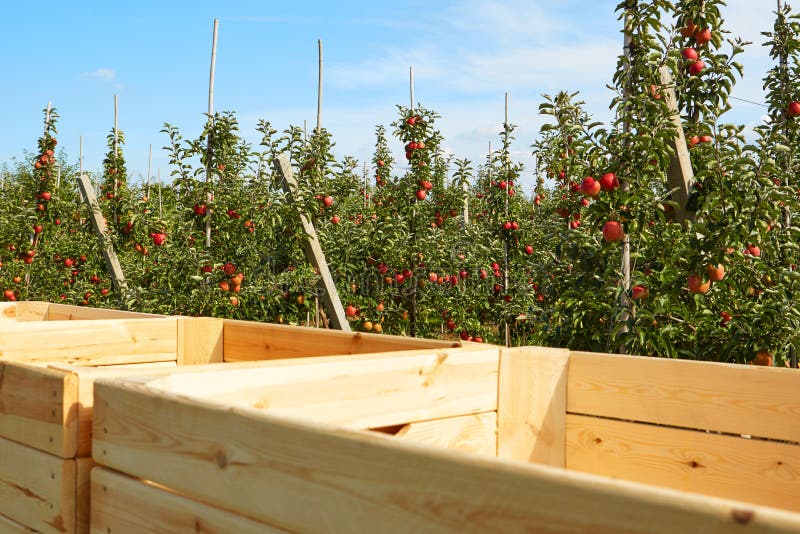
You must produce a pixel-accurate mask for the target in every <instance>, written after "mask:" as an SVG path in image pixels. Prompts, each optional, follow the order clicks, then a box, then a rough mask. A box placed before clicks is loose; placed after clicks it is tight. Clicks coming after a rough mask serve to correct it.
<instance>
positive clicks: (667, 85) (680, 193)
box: [658, 65, 694, 222]
mask: <svg viewBox="0 0 800 534" xmlns="http://www.w3.org/2000/svg"><path fill="white" fill-rule="evenodd" d="M658 73H659V76H660V78H661V92H662V94H663V95H664V102H665V103H666V104H667V109H668V110H669V113H670V121H671V122H672V126H673V128H674V129H675V137H674V139H673V140H672V143H671V145H672V149H673V150H674V153H673V154H672V156H671V157H670V160H669V168H668V169H667V181H668V182H669V187H670V189H673V190H674V191H675V192H674V193H673V194H672V198H673V200H674V201H675V203H676V204H677V205H678V206H677V207H676V208H675V220H676V221H678V222H683V221H684V220H686V219H687V218H688V217H690V216H691V214H689V213H688V212H687V211H686V203H687V201H688V200H689V192H690V190H691V187H692V182H693V181H694V170H693V169H692V159H691V157H690V156H689V148H688V147H687V146H686V136H684V134H683V123H682V122H681V115H680V112H679V111H678V100H677V97H676V96H675V82H674V80H673V79H672V72H671V71H670V68H669V67H667V66H666V65H665V66H663V67H661V68H659V69H658Z"/></svg>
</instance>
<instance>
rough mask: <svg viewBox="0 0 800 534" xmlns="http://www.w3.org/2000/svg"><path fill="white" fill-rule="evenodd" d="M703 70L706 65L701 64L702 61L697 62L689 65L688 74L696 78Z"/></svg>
mask: <svg viewBox="0 0 800 534" xmlns="http://www.w3.org/2000/svg"><path fill="white" fill-rule="evenodd" d="M705 68H706V64H705V63H703V61H702V60H697V61H695V62H694V63H691V64H690V65H689V74H691V75H692V76H697V75H698V74H700V73H701V72H703V69H705Z"/></svg>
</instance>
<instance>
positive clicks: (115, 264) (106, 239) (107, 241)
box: [78, 174, 128, 302]
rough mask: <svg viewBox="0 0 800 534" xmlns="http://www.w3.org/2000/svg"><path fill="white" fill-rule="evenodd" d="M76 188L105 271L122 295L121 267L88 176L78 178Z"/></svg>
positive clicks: (123, 290)
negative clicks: (86, 208) (97, 243)
mask: <svg viewBox="0 0 800 534" xmlns="http://www.w3.org/2000/svg"><path fill="white" fill-rule="evenodd" d="M78 187H79V188H80V190H81V196H82V197H83V201H84V202H85V203H86V206H87V207H88V208H89V211H90V212H91V215H90V216H89V220H90V221H91V222H92V227H93V228H94V232H95V234H96V235H97V239H98V240H99V241H100V252H101V253H102V254H103V259H105V260H106V270H107V271H108V274H109V275H110V276H111V281H112V282H113V284H114V288H115V289H116V290H118V291H121V292H122V293H123V294H124V293H125V292H127V289H128V284H127V283H126V282H125V274H124V273H123V272H122V266H121V265H120V263H119V258H118V257H117V252H116V251H115V250H114V244H113V242H112V241H111V236H110V235H109V232H108V228H107V227H106V221H105V217H104V216H103V211H102V210H101V209H100V205H99V204H98V203H97V197H96V196H95V194H94V188H93V187H92V182H91V180H90V179H89V175H88V174H81V175H79V176H78ZM123 302H124V300H123Z"/></svg>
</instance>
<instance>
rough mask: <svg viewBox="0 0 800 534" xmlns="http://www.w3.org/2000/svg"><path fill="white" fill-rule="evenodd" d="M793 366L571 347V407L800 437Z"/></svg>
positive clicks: (797, 377) (798, 376) (798, 387)
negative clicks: (615, 353) (594, 351)
mask: <svg viewBox="0 0 800 534" xmlns="http://www.w3.org/2000/svg"><path fill="white" fill-rule="evenodd" d="M798 391H800V373H798V372H797V371H795V370H793V369H779V368H777V367H756V366H751V365H732V364H724V363H714V362H695V361H684V360H668V359H662V358H643V357H636V356H612V355H606V354H592V353H583V352H571V353H570V359H569V382H568V392H567V410H568V411H569V412H571V413H577V414H584V415H600V416H605V417H612V418H616V419H631V420H635V421H644V422H650V423H658V424H663V425H670V426H679V427H687V428H697V429H700V430H715V431H719V432H727V433H731V434H747V435H752V436H758V437H765V438H773V439H783V440H789V441H800V396H798V395H797V392H798Z"/></svg>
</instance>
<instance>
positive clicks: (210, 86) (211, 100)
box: [159, 19, 219, 248]
mask: <svg viewBox="0 0 800 534" xmlns="http://www.w3.org/2000/svg"><path fill="white" fill-rule="evenodd" d="M218 29H219V19H214V30H213V31H214V34H213V37H212V38H211V69H210V71H209V75H208V120H209V121H210V122H211V123H212V124H213V122H214V71H215V70H216V68H217V30H218ZM211 143H212V139H211V134H210V133H209V135H208V146H207V147H206V159H207V161H206V184H208V183H209V182H210V181H211V150H212V145H211ZM160 191H161V190H160V189H159V195H160ZM213 200H214V193H212V192H211V188H210V187H209V189H208V191H207V192H206V202H207V203H208V204H211V202H212V201H213ZM159 201H160V196H159ZM211 212H212V210H211V209H208V210H206V248H211Z"/></svg>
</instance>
